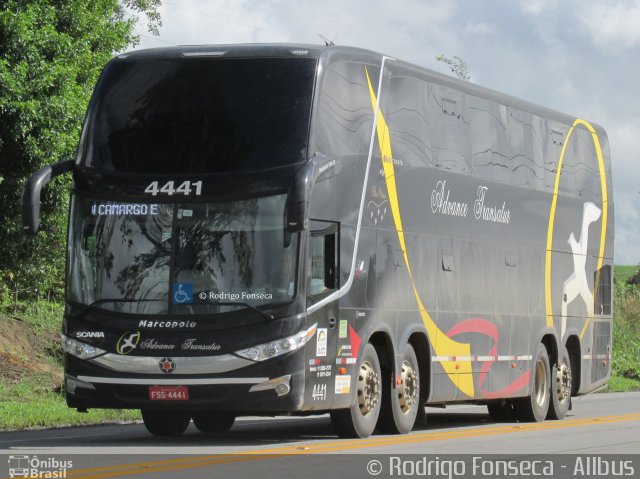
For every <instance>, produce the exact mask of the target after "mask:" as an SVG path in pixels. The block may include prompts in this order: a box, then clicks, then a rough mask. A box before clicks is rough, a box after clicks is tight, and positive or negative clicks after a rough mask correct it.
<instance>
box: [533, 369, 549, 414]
mask: <svg viewBox="0 0 640 479" xmlns="http://www.w3.org/2000/svg"><path fill="white" fill-rule="evenodd" d="M535 374H536V376H535V383H534V394H535V398H536V403H537V404H538V406H541V407H542V406H543V405H544V403H545V402H546V401H547V394H549V378H548V376H547V368H546V367H545V365H544V361H542V360H540V361H538V362H537V363H536V372H535Z"/></svg>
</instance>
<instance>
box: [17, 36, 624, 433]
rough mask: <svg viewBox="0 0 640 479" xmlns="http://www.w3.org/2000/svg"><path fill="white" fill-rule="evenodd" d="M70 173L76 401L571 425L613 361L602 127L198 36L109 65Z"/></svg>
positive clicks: (333, 55) (411, 72) (420, 72)
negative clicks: (431, 414)
mask: <svg viewBox="0 0 640 479" xmlns="http://www.w3.org/2000/svg"><path fill="white" fill-rule="evenodd" d="M67 172H71V173H72V174H73V186H72V199H71V205H70V210H69V232H68V250H67V272H66V309H65V314H64V321H63V324H62V347H63V349H64V370H65V390H66V399H67V403H68V405H69V406H70V407H72V408H77V410H78V411H86V410H88V409H90V408H131V409H140V410H141V411H142V417H143V419H144V423H145V425H146V427H147V429H148V430H149V431H150V432H151V433H152V434H155V435H178V434H181V433H183V432H184V431H185V430H186V428H187V427H188V425H189V423H190V421H191V420H193V422H194V424H195V426H196V427H197V428H198V429H199V430H200V431H203V432H222V431H226V430H228V429H229V428H231V427H232V425H233V423H234V421H235V419H236V417H238V416H241V415H263V414H264V415H278V414H301V415H304V414H316V413H318V414H319V413H323V412H327V411H328V412H330V416H331V420H332V423H333V425H334V427H335V430H336V432H337V433H338V434H339V435H341V436H355V437H366V436H368V435H370V434H371V433H372V432H373V431H374V430H375V429H376V428H377V429H378V430H379V431H381V432H387V433H407V432H409V431H410V430H411V429H412V428H413V426H414V424H415V423H416V421H421V420H423V418H424V414H425V405H437V406H442V405H447V404H450V403H456V402H465V403H474V404H486V405H487V407H488V411H489V414H490V415H491V417H493V418H494V419H497V420H504V419H515V420H523V421H542V420H545V419H546V418H553V419H562V418H563V417H564V416H565V415H566V414H567V411H568V409H569V407H570V404H571V397H572V396H576V395H581V394H586V393H589V392H592V391H594V390H596V389H598V388H600V387H602V386H603V385H605V384H606V383H607V381H608V378H609V377H610V372H611V324H612V322H611V319H612V305H611V285H612V269H611V268H612V258H613V202H612V198H611V191H612V187H611V175H610V158H609V148H608V142H607V137H606V134H605V132H604V130H603V129H602V128H600V127H599V126H596V125H594V124H592V123H589V122H588V121H585V120H583V119H579V118H574V117H571V116H568V115H564V114H561V113H558V112H555V111H552V110H548V109H545V108H542V107H539V106H535V105H532V104H530V103H527V102H524V101H521V100H517V99H515V98H512V97H510V96H506V95H502V94H499V93H497V92H494V91H491V90H488V89H485V88H482V87H479V86H477V85H474V84H471V83H469V82H463V81H459V80H456V79H454V78H450V77H448V76H445V75H441V74H438V73H435V72H432V71H429V70H425V69H422V68H419V67H417V66H413V65H410V64H408V63H405V62H402V61H400V60H397V59H394V58H390V57H387V56H384V55H381V54H378V53H374V52H370V51H367V50H361V49H357V48H349V47H335V46H327V47H317V46H308V45H281V44H278V45H221V46H185V47H175V48H166V49H154V50H147V51H138V52H133V53H125V54H122V55H119V56H118V57H116V58H114V59H113V60H112V61H110V62H109V63H108V64H107V65H106V67H105V69H104V72H103V73H102V75H101V77H100V79H99V81H98V84H97V86H96V88H95V92H94V95H93V98H92V100H91V103H90V106H89V109H88V113H87V116H86V121H85V124H84V128H83V131H82V135H81V139H80V143H79V147H78V150H77V156H76V158H75V159H73V160H69V161H65V162H61V163H57V164H54V165H52V166H50V167H47V168H44V169H42V170H40V171H39V172H37V173H36V174H35V175H34V176H33V177H32V178H31V179H30V180H29V181H28V183H27V186H26V189H25V195H24V205H23V206H24V211H23V213H24V223H25V229H26V230H28V231H29V232H31V233H35V232H36V231H37V229H38V224H39V198H40V191H41V189H42V188H43V186H44V185H46V183H47V182H48V181H49V180H50V179H51V178H52V177H54V176H56V175H59V174H63V173H67Z"/></svg>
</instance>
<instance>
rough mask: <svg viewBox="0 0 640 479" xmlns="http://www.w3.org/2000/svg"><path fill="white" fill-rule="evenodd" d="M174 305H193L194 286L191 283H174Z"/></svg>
mask: <svg viewBox="0 0 640 479" xmlns="http://www.w3.org/2000/svg"><path fill="white" fill-rule="evenodd" d="M173 303H174V304H191V303H193V285H192V284H191V283H173Z"/></svg>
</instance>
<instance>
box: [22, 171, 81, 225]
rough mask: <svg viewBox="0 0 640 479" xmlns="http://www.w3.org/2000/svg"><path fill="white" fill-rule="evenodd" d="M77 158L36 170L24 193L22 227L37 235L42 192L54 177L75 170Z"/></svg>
mask: <svg viewBox="0 0 640 479" xmlns="http://www.w3.org/2000/svg"><path fill="white" fill-rule="evenodd" d="M74 165H75V160H65V161H60V162H58V163H54V164H53V165H49V166H45V167H44V168H42V169H40V170H38V171H37V172H35V173H34V174H33V175H32V176H31V178H29V180H27V184H26V185H25V186H24V192H23V193H22V229H23V230H24V231H25V233H28V234H31V235H35V234H36V233H37V232H38V229H39V228H40V193H41V191H42V188H44V187H45V186H46V185H47V184H48V183H49V182H50V181H51V180H52V179H53V178H55V177H56V176H59V175H62V174H64V173H68V172H69V171H72V170H73V167H74Z"/></svg>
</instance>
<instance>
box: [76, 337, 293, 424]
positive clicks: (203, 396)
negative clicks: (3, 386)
mask: <svg viewBox="0 0 640 479" xmlns="http://www.w3.org/2000/svg"><path fill="white" fill-rule="evenodd" d="M64 356H65V357H64V362H65V389H66V398H67V404H68V405H69V407H73V408H77V409H79V410H85V409H93V408H110V409H111V408H112V409H145V408H147V409H173V410H186V411H205V410H216V411H230V412H236V413H242V414H253V413H256V414H258V413H262V414H264V413H282V412H296V411H300V410H301V409H302V407H303V403H304V362H303V357H304V348H302V349H300V350H297V351H295V352H292V353H289V354H286V355H283V356H280V357H276V358H273V359H269V360H266V361H262V362H253V361H251V362H249V363H248V364H246V365H244V366H243V367H241V368H240V369H233V370H229V371H223V372H220V369H223V370H224V369H228V368H229V365H228V364H227V365H226V366H223V367H221V366H220V363H224V361H216V360H215V356H214V357H210V358H206V359H208V360H209V361H210V362H209V367H208V368H206V369H208V371H209V373H208V374H206V373H205V372H204V369H205V367H204V366H197V367H196V364H195V363H193V362H191V363H190V364H189V363H188V361H187V360H188V359H192V358H180V357H176V358H165V357H162V358H160V357H159V358H153V357H145V358H144V360H145V361H138V364H137V367H132V366H131V363H135V361H131V362H130V363H129V367H128V368H119V370H114V369H113V368H114V365H113V364H108V365H107V364H104V362H103V363H102V364H101V363H99V362H95V361H87V360H82V359H79V358H77V357H74V356H72V355H69V354H65V355H64ZM140 358H141V357H140ZM129 359H132V358H129ZM206 359H205V358H203V361H201V362H200V363H199V364H202V365H205V364H206V363H207V361H206ZM163 361H167V365H166V367H165V369H163V366H162V364H161V363H162V362H163ZM181 363H182V364H181ZM151 364H153V365H154V367H155V369H154V370H153V371H151V370H150V369H149V365H151ZM172 365H173V371H171V372H168V371H169V370H170V369H172ZM181 366H182V367H181ZM198 368H202V370H199V369H198ZM122 369H126V371H123V370H122ZM181 370H182V371H183V374H179V372H180V371H181ZM196 371H198V372H199V374H184V373H185V372H192V373H194V372H196ZM216 371H217V372H216ZM158 388H161V389H163V390H165V391H174V394H168V395H167V397H168V399H155V398H154V399H152V397H154V396H155V395H152V393H151V392H152V391H154V390H158ZM176 392H177V393H176ZM156 397H157V396H156ZM176 397H179V399H175V398H176Z"/></svg>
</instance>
